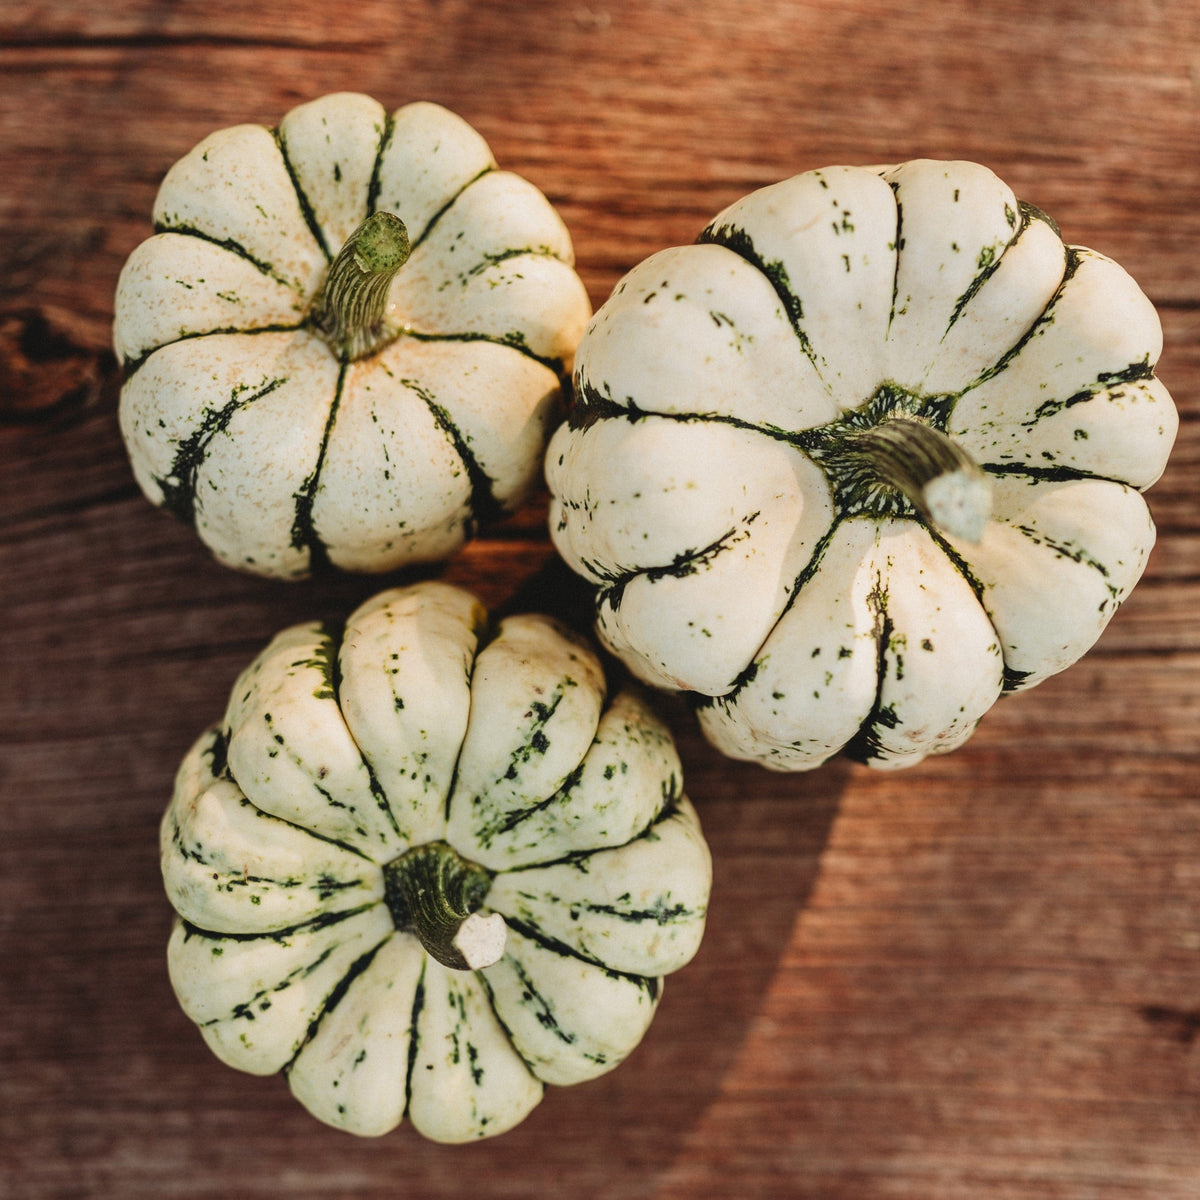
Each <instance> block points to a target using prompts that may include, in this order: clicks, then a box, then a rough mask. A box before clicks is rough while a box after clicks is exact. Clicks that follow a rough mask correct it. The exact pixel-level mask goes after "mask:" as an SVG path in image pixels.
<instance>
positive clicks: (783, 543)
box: [546, 160, 1178, 770]
mask: <svg viewBox="0 0 1200 1200" xmlns="http://www.w3.org/2000/svg"><path fill="white" fill-rule="evenodd" d="M1161 348H1162V334H1161V329H1160V325H1159V321H1158V318H1157V315H1156V313H1155V311H1154V309H1153V307H1152V305H1151V304H1150V302H1149V301H1148V300H1147V299H1146V297H1145V296H1144V295H1143V294H1142V292H1141V291H1140V290H1139V288H1138V287H1137V285H1136V284H1135V283H1134V282H1133V280H1132V279H1131V278H1130V277H1129V275H1128V274H1127V273H1126V272H1125V271H1124V270H1122V268H1121V267H1119V266H1118V265H1117V264H1116V263H1114V262H1112V261H1111V260H1110V259H1107V258H1105V257H1104V256H1102V255H1100V254H1097V253H1095V252H1094V251H1091V250H1088V249H1085V248H1082V247H1073V246H1067V245H1064V243H1063V241H1062V239H1061V237H1060V236H1059V232H1058V230H1057V227H1056V226H1054V225H1053V224H1052V223H1051V222H1050V220H1049V219H1048V218H1047V217H1045V216H1044V214H1042V213H1040V212H1039V211H1037V210H1036V209H1034V208H1032V207H1030V206H1028V205H1023V204H1021V203H1020V202H1019V201H1018V200H1017V198H1016V197H1015V196H1014V195H1013V193H1012V191H1011V189H1009V188H1008V187H1007V186H1006V185H1005V184H1004V183H1003V182H1001V180H999V179H998V178H997V177H996V176H995V175H994V174H993V173H992V172H991V171H989V170H988V169H986V168H985V167H982V166H979V165H976V164H973V163H966V162H934V161H928V160H921V161H915V162H910V163H902V164H899V165H897V166H888V167H878V168H864V167H834V168H829V169H827V170H822V171H811V172H808V173H806V174H803V175H799V176H796V177H795V178H792V179H789V180H786V181H784V182H782V183H779V184H776V185H773V186H771V187H767V188H763V189H761V190H760V191H757V192H755V193H753V194H751V195H749V196H747V197H746V198H744V199H743V200H740V201H738V202H737V203H735V204H733V205H731V206H730V207H729V208H728V209H726V210H725V211H724V212H722V213H721V214H720V215H718V216H717V217H716V219H715V220H714V221H713V222H712V223H711V224H710V225H709V227H708V228H707V229H706V230H705V231H704V233H703V234H702V236H701V238H700V239H699V243H698V244H697V245H694V246H687V247H677V248H672V249H668V250H664V251H662V252H660V253H658V254H656V255H653V256H652V257H650V258H649V259H647V260H646V261H645V262H643V263H641V264H640V265H639V266H637V267H635V268H634V269H633V270H632V271H631V272H630V273H629V274H628V275H627V276H626V277H625V278H624V279H623V280H622V281H621V282H620V283H619V285H618V286H617V288H616V289H615V291H614V293H613V295H612V296H611V297H610V298H609V300H608V301H607V303H606V304H604V305H603V306H602V308H601V309H600V310H599V311H598V312H597V314H596V316H595V317H594V319H593V320H592V322H591V323H590V325H589V327H588V329H587V330H586V332H585V334H584V337H583V339H582V341H581V343H580V346H579V350H578V354H577V359H576V373H575V383H576V401H575V403H574V406H573V409H572V412H571V414H570V416H569V421H568V423H567V424H566V425H564V426H562V427H560V429H559V430H558V431H557V432H556V434H555V436H554V437H553V439H552V441H551V445H550V447H549V450H548V452H547V458H546V463H547V479H548V482H549V485H550V488H551V491H552V494H553V498H552V504H551V513H550V528H551V533H552V536H553V539H554V542H555V545H556V546H557V548H558V550H559V551H560V553H561V554H562V556H563V558H564V559H565V560H566V561H567V563H569V564H570V565H571V567H572V568H573V569H574V570H576V571H577V572H578V573H579V574H581V575H583V576H584V577H586V578H588V579H590V580H591V581H592V582H593V583H594V584H595V585H596V586H597V589H598V592H597V623H596V624H597V631H598V633H599V636H600V638H601V639H602V640H603V642H604V643H605V645H606V646H607V647H608V648H609V649H610V650H612V651H613V652H614V653H615V654H617V655H618V656H619V657H620V658H621V659H622V660H623V661H624V662H625V663H626V664H627V665H628V666H629V667H630V669H631V670H632V671H633V672H634V673H635V674H636V675H637V676H639V677H640V678H641V679H643V680H645V681H647V682H650V683H652V684H654V685H655V686H657V687H661V688H666V689H671V690H680V691H687V692H692V693H695V694H696V704H697V709H698V713H699V719H700V722H701V725H702V727H703V729H704V731H705V733H706V735H707V736H708V737H709V739H710V740H711V741H712V742H713V743H714V744H715V745H716V746H717V747H718V748H720V749H721V750H723V751H724V752H726V753H727V754H729V755H731V756H733V757H735V758H740V759H748V760H752V761H757V762H760V763H763V764H765V765H766V766H768V767H772V768H775V769H779V770H805V769H809V768H812V767H816V766H819V765H820V764H822V763H824V762H826V761H827V760H828V759H829V758H830V757H831V756H833V755H835V754H837V753H839V752H844V753H846V754H848V755H850V756H851V757H854V758H856V759H859V760H861V761H865V762H867V763H868V764H869V765H871V766H875V767H899V766H906V765H909V764H912V763H915V762H919V761H920V760H921V759H922V758H924V757H925V756H926V755H928V754H933V753H942V752H945V751H948V750H952V749H954V748H955V747H957V746H960V745H961V744H962V743H963V742H964V741H965V740H966V739H967V738H968V737H969V736H970V735H971V733H972V731H973V730H974V729H975V727H976V725H977V723H978V721H979V719H980V718H981V717H982V716H983V714H984V713H985V712H986V711H987V710H988V708H989V707H990V706H991V705H992V704H993V703H994V702H995V700H996V699H997V697H998V696H1000V695H1001V694H1002V693H1003V692H1004V691H1007V690H1015V689H1019V688H1025V687H1029V686H1032V685H1033V684H1036V683H1038V682H1039V681H1041V680H1043V679H1045V678H1047V677H1048V676H1050V675H1052V674H1054V673H1055V672H1058V671H1061V670H1063V669H1064V668H1066V667H1068V666H1069V665H1070V664H1072V663H1074V662H1075V661H1076V660H1077V659H1078V658H1079V657H1080V656H1081V655H1083V654H1084V653H1085V652H1086V651H1087V650H1088V649H1089V648H1090V647H1091V646H1092V644H1093V643H1094V642H1095V641H1096V639H1097V638H1098V637H1099V636H1100V634H1101V632H1102V631H1103V629H1104V628H1105V626H1106V624H1107V623H1108V621H1109V620H1110V619H1111V618H1112V616H1113V614H1114V613H1115V612H1116V610H1117V607H1118V605H1119V604H1120V603H1121V601H1122V600H1123V599H1124V597H1125V596H1126V595H1128V593H1129V591H1130V589H1131V588H1132V587H1133V586H1134V584H1135V583H1136V582H1137V580H1138V578H1139V577H1140V575H1141V573H1142V570H1143V568H1144V566H1145V563H1146V558H1147V556H1148V554H1149V552H1150V549H1151V547H1152V545H1153V542H1154V525H1153V522H1152V520H1151V518H1150V514H1149V511H1148V509H1147V506H1146V503H1145V501H1144V499H1143V498H1142V496H1141V494H1140V493H1141V492H1142V491H1143V490H1144V489H1146V488H1148V487H1149V486H1150V485H1151V484H1152V483H1153V482H1154V481H1155V480H1156V479H1157V478H1158V477H1159V475H1160V474H1161V472H1162V470H1163V468H1164V466H1165V464H1166V461H1167V456H1168V454H1169V452H1170V449H1171V446H1172V443H1173V441H1174V438H1175V433H1176V430H1177V426H1178V417H1177V414H1176V411H1175V407H1174V404H1173V403H1172V401H1171V398H1170V396H1169V394H1168V393H1167V391H1166V389H1165V388H1164V387H1163V385H1162V384H1161V382H1160V381H1159V380H1158V379H1157V378H1156V377H1155V375H1154V370H1153V369H1154V365H1155V363H1156V362H1157V360H1158V356H1159V353H1160V351H1161ZM897 417H902V418H908V419H909V420H908V425H909V426H910V427H911V426H912V425H913V424H919V425H921V426H923V427H928V428H932V429H933V430H935V431H937V433H936V435H935V437H936V438H937V439H938V440H939V442H940V444H941V445H942V446H944V447H949V448H950V449H952V450H953V451H954V453H955V454H957V455H959V456H960V457H961V458H962V459H964V460H965V462H966V463H967V465H968V466H969V467H970V469H971V472H973V474H970V472H968V471H967V467H964V468H963V472H962V473H961V479H962V480H966V479H967V477H968V474H970V478H971V480H972V482H971V483H970V486H971V487H972V488H977V489H978V496H981V497H982V500H979V502H978V504H977V503H976V500H977V499H978V497H977V496H976V495H975V493H974V492H973V493H972V497H973V498H972V499H970V500H969V501H967V500H965V499H964V495H965V493H963V494H959V493H958V492H955V493H954V494H953V495H952V496H950V507H951V508H953V507H954V506H955V505H959V504H962V505H965V506H966V507H967V508H970V509H971V514H972V515H971V522H970V524H973V526H974V528H970V529H968V526H967V524H964V525H963V530H967V532H968V533H969V536H964V535H963V532H962V531H960V530H956V529H955V528H953V527H952V526H951V525H950V524H947V525H943V524H941V523H940V521H939V520H935V519H931V517H930V511H926V510H924V509H923V508H922V507H921V506H920V505H918V504H917V503H916V502H915V501H914V500H913V499H912V498H911V497H910V496H908V495H907V494H906V493H905V492H904V491H902V490H897V487H894V486H891V484H890V483H889V482H887V481H886V480H882V479H881V478H880V477H878V476H877V475H873V474H872V472H871V471H865V472H864V471H862V470H860V469H859V468H860V466H861V462H860V460H858V459H851V458H850V457H848V456H847V455H846V452H845V447H846V446H847V445H849V444H851V442H850V440H849V435H855V436H857V435H858V434H859V433H860V432H861V431H862V429H863V428H868V429H870V430H873V431H878V430H879V429H880V428H882V427H883V426H885V425H890V426H891V427H892V428H893V429H895V428H896V421H895V418H897ZM923 436H924V435H923ZM980 468H981V470H980ZM956 478H957V477H956ZM949 479H951V476H949V475H946V476H943V477H942V482H945V481H946V480H949ZM934 486H935V485H933V484H931V485H930V487H929V489H928V491H932V489H933V487H934ZM965 486H966V484H964V487H965ZM925 498H926V499H928V498H929V497H928V494H927V495H926V496H925Z"/></svg>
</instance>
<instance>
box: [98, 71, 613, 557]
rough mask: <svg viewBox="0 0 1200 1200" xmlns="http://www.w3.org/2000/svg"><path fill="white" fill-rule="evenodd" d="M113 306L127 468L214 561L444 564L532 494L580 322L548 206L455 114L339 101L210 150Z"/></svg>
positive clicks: (166, 210)
mask: <svg viewBox="0 0 1200 1200" xmlns="http://www.w3.org/2000/svg"><path fill="white" fill-rule="evenodd" d="M154 226H155V230H156V232H155V233H154V235H153V236H152V237H150V238H149V239H147V240H146V241H145V242H143V243H142V244H141V245H140V246H138V247H137V248H136V249H135V250H134V252H133V253H132V255H131V256H130V258H129V260H128V261H127V263H126V264H125V267H124V269H123V271H122V273H121V277H120V280H119V282H118V286H117V294H116V305H115V309H116V311H115V320H114V342H115V347H116V352H117V355H118V357H119V359H120V360H121V362H122V364H123V365H124V368H125V372H126V381H125V383H124V386H123V389H122V393H121V403H120V419H121V428H122V432H123V435H124V439H125V443H126V446H127V448H128V451H129V455H130V459H131V463H132V466H133V471H134V474H135V476H136V478H137V480H138V483H139V484H140V486H141V488H142V490H143V491H144V492H145V494H146V495H147V496H148V497H149V499H150V500H151V501H153V502H154V503H155V504H157V505H160V506H162V507H164V508H166V509H168V510H170V511H172V512H174V513H176V514H177V515H179V516H181V517H183V518H184V519H185V520H187V521H189V522H191V523H192V524H194V526H195V528H196V530H197V531H198V533H199V534H200V537H201V538H202V539H203V540H204V542H205V543H207V545H208V546H209V547H210V548H211V549H212V551H213V552H214V553H215V554H216V556H217V557H218V558H219V559H220V560H222V561H223V562H225V563H227V564H229V565H231V566H233V567H237V568H241V569H244V570H248V571H252V572H255V573H259V574H264V575H271V576H282V577H289V578H290V577H297V576H303V575H305V574H307V573H309V572H310V571H312V570H313V569H315V568H318V567H322V566H325V565H332V566H333V567H335V568H338V569H343V570H349V571H363V572H379V571H388V570H392V569H394V568H397V567H400V566H403V565H405V564H407V563H415V562H430V561H436V560H440V559H443V558H445V557H447V556H448V555H450V554H451V553H453V552H454V551H455V550H456V549H457V548H458V547H460V546H461V545H462V543H463V542H464V540H465V539H466V538H467V537H468V536H469V535H470V534H471V533H472V532H473V530H474V529H475V528H476V526H477V523H478V522H481V521H486V520H488V519H490V518H493V517H496V516H497V515H499V514H502V513H504V512H506V511H508V510H510V509H512V508H513V507H515V506H516V505H518V504H519V503H520V502H521V501H522V499H523V498H524V497H525V495H526V494H527V493H528V492H529V490H530V489H531V488H533V487H534V486H536V485H538V484H540V481H541V460H542V453H543V451H544V449H545V440H546V437H547V435H548V431H549V428H550V426H551V424H552V423H553V422H554V421H555V420H557V419H558V417H559V415H560V409H561V395H562V388H561V385H562V382H563V381H564V379H565V378H566V376H567V375H568V374H569V372H570V369H571V363H572V358H573V354H574V350H575V346H576V344H577V342H578V340H579V335H580V333H581V332H582V329H583V326H584V324H585V323H586V321H587V318H588V316H589V315H590V312H591V309H590V306H589V303H588V299H587V295H586V292H585V291H584V288H583V286H582V284H581V282H580V280H579V278H578V276H577V275H576V273H575V271H574V269H573V265H572V264H573V261H574V259H573V250H572V246H571V239H570V237H569V235H568V232H567V230H566V227H565V226H564V225H563V222H562V220H561V218H560V217H559V216H558V214H557V213H556V212H555V210H554V209H553V207H552V206H551V205H550V203H549V202H548V201H547V200H546V198H545V196H543V195H542V193H541V192H540V191H538V190H537V188H535V187H534V186H533V185H532V184H530V183H529V182H527V181H526V180H524V179H522V178H520V177H519V176H517V175H514V174H512V173H510V172H506V171H502V170H500V169H498V168H497V166H496V163H495V160H494V159H493V157H492V154H491V151H490V150H489V149H488V146H487V145H486V143H485V142H484V140H483V138H481V137H480V135H479V134H478V133H476V132H475V131H474V130H473V129H472V128H471V127H470V126H469V125H467V124H466V122H464V121H463V120H462V119H461V118H459V117H457V116H455V115H454V114H452V113H450V112H448V111H447V110H446V109H444V108H441V107H439V106H438V105H435V104H430V103H425V102H418V103H413V104H409V105H407V106H405V107H403V108H400V109H399V110H397V111H395V112H393V113H390V114H389V113H388V112H386V111H385V110H384V108H383V107H382V106H381V105H380V104H379V103H377V102H376V101H375V100H373V99H371V98H369V97H367V96H362V95H357V94H351V93H338V94H334V95H329V96H325V97H323V98H321V99H319V100H315V101H312V102H310V103H307V104H302V105H300V106H299V107H297V108H294V109H292V110H291V111H290V112H289V113H288V114H287V115H286V116H285V117H284V118H283V120H282V121H281V122H280V124H279V126H278V128H275V129H268V128H266V127H265V126H262V125H254V124H245V125H238V126H235V127H233V128H229V129H223V130H220V131H218V132H216V133H213V134H211V135H209V136H208V137H206V138H205V139H204V140H203V141H202V142H200V143H199V145H197V146H196V147H195V148H194V149H192V150H191V151H190V152H189V153H188V154H187V155H185V156H184V157H183V158H182V159H181V160H180V161H179V162H177V163H176V164H175V165H174V166H173V167H171V169H170V170H169V171H168V172H167V175H166V177H165V179H164V180H163V183H162V186H161V188H160V190H159V193H158V197H157V200H156V202H155V205H154Z"/></svg>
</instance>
